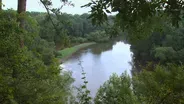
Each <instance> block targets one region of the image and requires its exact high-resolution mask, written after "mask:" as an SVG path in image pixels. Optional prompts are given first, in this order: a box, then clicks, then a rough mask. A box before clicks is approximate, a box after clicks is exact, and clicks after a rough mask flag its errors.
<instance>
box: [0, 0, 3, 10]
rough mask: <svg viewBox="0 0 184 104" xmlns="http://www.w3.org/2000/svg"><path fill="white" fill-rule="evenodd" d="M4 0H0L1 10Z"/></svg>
mask: <svg viewBox="0 0 184 104" xmlns="http://www.w3.org/2000/svg"><path fill="white" fill-rule="evenodd" d="M2 5H3V4H2V0H0V10H2Z"/></svg>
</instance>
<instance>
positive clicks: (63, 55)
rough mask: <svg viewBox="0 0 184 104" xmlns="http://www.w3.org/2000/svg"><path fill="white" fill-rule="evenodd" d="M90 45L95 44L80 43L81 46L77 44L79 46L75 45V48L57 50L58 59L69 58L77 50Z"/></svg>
mask: <svg viewBox="0 0 184 104" xmlns="http://www.w3.org/2000/svg"><path fill="white" fill-rule="evenodd" d="M92 44H95V42H90V43H82V44H79V45H76V46H73V47H70V48H65V49H63V50H59V51H58V53H59V56H58V58H60V59H66V58H68V57H70V56H71V55H72V54H73V53H75V52H77V51H78V50H80V49H82V48H85V47H87V46H89V45H92Z"/></svg>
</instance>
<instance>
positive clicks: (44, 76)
mask: <svg viewBox="0 0 184 104" xmlns="http://www.w3.org/2000/svg"><path fill="white" fill-rule="evenodd" d="M17 1H18V8H17V10H11V9H10V10H2V4H3V3H2V1H1V0H0V104H68V103H69V104H92V103H95V104H184V66H183V62H184V59H183V58H184V29H183V27H184V18H183V10H184V2H183V1H182V0H97V1H93V0H92V1H91V2H90V3H89V4H86V5H84V6H83V7H91V14H82V15H71V14H66V13H61V11H62V10H61V8H54V7H53V6H52V1H51V0H40V2H41V3H42V4H43V6H44V7H45V9H46V11H47V12H46V13H40V12H28V11H26V0H17ZM67 3H68V5H73V4H71V3H70V2H68V1H67V0H61V4H67ZM112 12H116V13H117V14H116V15H115V16H108V15H107V14H109V13H112ZM117 36H122V37H125V38H123V39H125V40H124V41H126V42H127V43H128V44H130V45H131V51H132V52H133V56H132V63H131V65H132V76H130V75H128V74H127V73H126V72H124V73H122V75H121V76H118V75H117V74H113V75H112V76H111V77H110V78H109V80H108V81H106V82H105V83H104V84H103V85H102V86H101V87H100V88H99V89H98V92H97V94H96V97H95V98H91V97H90V91H89V90H88V88H87V84H88V81H87V80H86V73H85V72H84V70H82V71H83V72H82V73H81V74H82V75H83V76H82V78H81V79H83V81H84V83H81V87H80V88H77V89H78V92H77V93H78V94H77V96H76V94H74V91H73V90H74V88H73V87H72V83H73V82H74V80H75V79H73V78H72V76H71V72H69V71H64V70H62V69H60V67H59V64H60V63H59V60H58V57H57V55H58V54H59V53H58V50H60V49H64V48H67V47H71V46H74V45H77V44H81V43H86V42H108V41H109V40H111V39H112V38H114V37H117ZM97 47H99V48H100V46H97ZM122 50H123V49H122ZM79 65H80V66H81V69H83V66H82V64H81V62H80V61H79ZM94 77H95V76H94Z"/></svg>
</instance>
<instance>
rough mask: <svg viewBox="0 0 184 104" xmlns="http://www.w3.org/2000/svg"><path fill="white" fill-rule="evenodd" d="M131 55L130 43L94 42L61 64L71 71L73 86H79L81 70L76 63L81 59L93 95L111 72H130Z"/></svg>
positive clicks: (119, 73)
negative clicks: (73, 79) (73, 80)
mask: <svg viewBox="0 0 184 104" xmlns="http://www.w3.org/2000/svg"><path fill="white" fill-rule="evenodd" d="M131 55H132V53H131V51H130V45H128V44H125V43H123V42H109V43H101V44H94V45H92V46H89V47H87V48H85V49H82V50H80V51H78V52H77V53H75V54H74V55H73V56H71V57H70V58H69V59H68V60H66V61H65V62H64V63H63V64H62V66H63V67H64V69H67V70H70V71H72V76H73V77H74V78H75V82H74V86H76V87H79V86H80V85H81V84H82V79H81V77H82V75H81V73H82V72H81V71H82V70H81V67H80V66H79V65H78V64H79V60H80V61H82V66H83V67H84V71H85V73H86V78H87V81H88V89H89V90H90V91H91V95H92V97H94V96H95V94H96V92H97V90H98V88H99V87H100V85H103V83H104V82H105V81H106V80H108V79H109V77H110V75H112V73H117V74H118V75H121V74H122V73H123V72H125V71H127V73H128V74H130V73H131V72H130V70H131V65H130V64H129V62H131Z"/></svg>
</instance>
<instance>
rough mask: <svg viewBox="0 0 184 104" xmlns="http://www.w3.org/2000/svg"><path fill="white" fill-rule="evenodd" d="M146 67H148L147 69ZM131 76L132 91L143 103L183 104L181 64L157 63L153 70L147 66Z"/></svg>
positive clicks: (183, 90)
mask: <svg viewBox="0 0 184 104" xmlns="http://www.w3.org/2000/svg"><path fill="white" fill-rule="evenodd" d="M147 68H148V69H147ZM147 68H146V69H145V70H144V71H143V72H141V73H139V74H137V75H136V76H134V78H133V87H134V92H135V94H136V95H137V97H138V99H139V100H140V101H141V102H142V103H145V104H183V103H184V100H183V97H184V89H183V86H184V84H183V82H184V77H183V74H184V73H183V69H184V68H183V66H177V65H173V64H168V65H167V66H159V65H157V66H156V68H155V69H154V71H153V72H150V71H146V70H150V69H149V67H147Z"/></svg>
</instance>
